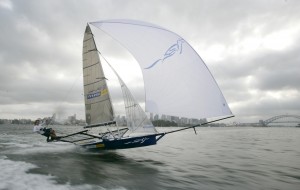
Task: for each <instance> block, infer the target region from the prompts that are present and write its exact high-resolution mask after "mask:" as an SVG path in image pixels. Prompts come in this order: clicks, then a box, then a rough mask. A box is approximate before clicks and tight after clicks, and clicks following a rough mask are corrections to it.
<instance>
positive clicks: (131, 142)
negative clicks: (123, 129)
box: [124, 137, 149, 144]
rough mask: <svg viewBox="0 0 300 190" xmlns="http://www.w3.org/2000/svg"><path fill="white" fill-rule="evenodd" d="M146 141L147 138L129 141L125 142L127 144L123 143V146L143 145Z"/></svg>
mask: <svg viewBox="0 0 300 190" xmlns="http://www.w3.org/2000/svg"><path fill="white" fill-rule="evenodd" d="M148 139H149V138H147V137H144V138H141V139H135V140H134V141H130V142H127V143H124V144H136V143H140V144H143V143H144V142H145V141H146V140H148Z"/></svg>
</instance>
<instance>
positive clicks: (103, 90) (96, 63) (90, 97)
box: [82, 24, 114, 125]
mask: <svg viewBox="0 0 300 190" xmlns="http://www.w3.org/2000/svg"><path fill="white" fill-rule="evenodd" d="M82 62H83V88H84V102H85V114H86V122H87V124H88V125H92V124H97V123H104V122H109V121H113V119H114V111H113V107H112V103H111V98H110V95H109V91H108V88H107V83H106V80H107V79H106V78H105V75H104V72H103V68H102V64H101V62H100V58H99V54H98V50H97V47H96V44H95V40H94V36H93V34H92V31H91V28H90V26H89V24H87V26H86V29H85V33H84V38H83V50H82Z"/></svg>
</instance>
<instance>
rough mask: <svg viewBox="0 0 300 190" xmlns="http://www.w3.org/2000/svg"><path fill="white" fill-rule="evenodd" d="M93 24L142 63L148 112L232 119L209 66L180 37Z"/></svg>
mask: <svg viewBox="0 0 300 190" xmlns="http://www.w3.org/2000/svg"><path fill="white" fill-rule="evenodd" d="M90 24H92V25H94V26H96V27H97V28H99V29H101V30H103V31H105V32H106V33H107V34H109V35H111V36H112V37H113V38H115V39H116V40H117V41H119V42H120V43H121V44H122V45H123V46H124V47H125V48H126V49H128V50H129V52H131V53H132V55H133V56H134V57H135V59H136V60H137V62H138V63H139V65H140V67H141V70H142V73H143V77H144V83H145V91H146V102H145V103H146V111H148V112H152V113H158V114H166V115H172V116H179V117H188V118H210V117H217V116H225V115H232V113H231V111H230V108H229V107H228V104H227V102H226V100H225V98H224V96H223V94H222V92H221V91H220V89H219V87H218V85H217V83H216V81H215V79H214V78H213V76H212V75H211V73H210V71H209V70H208V68H207V66H206V65H205V63H204V62H203V61H202V59H201V57H200V56H199V55H198V54H197V53H196V51H195V50H194V49H193V48H192V47H191V46H190V45H189V44H188V43H187V42H186V41H185V40H184V39H183V38H181V37H180V36H179V35H177V34H175V33H173V32H171V31H169V30H166V29H164V28H162V27H159V26H156V25H153V24H149V23H145V22H140V21H133V20H106V21H98V22H92V23H90Z"/></svg>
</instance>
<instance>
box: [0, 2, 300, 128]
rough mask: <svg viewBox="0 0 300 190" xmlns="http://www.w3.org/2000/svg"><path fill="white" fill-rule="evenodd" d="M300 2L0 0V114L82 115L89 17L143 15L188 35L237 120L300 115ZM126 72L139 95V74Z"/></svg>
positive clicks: (110, 52) (110, 51)
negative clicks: (84, 46) (83, 52)
mask: <svg viewBox="0 0 300 190" xmlns="http://www.w3.org/2000/svg"><path fill="white" fill-rule="evenodd" d="M299 7H300V1H296V0H246V1H239V0H226V1H225V0H189V1H183V0H164V1H161V0H154V1H141V0H99V1H92V0H87V1H74V0H65V1H60V0H51V1H34V0H28V1H21V0H20V1H17V0H16V1H14V0H12V1H10V0H0V20H1V22H0V23H1V24H0V26H1V36H0V42H1V43H0V67H1V70H0V118H11V119H12V118H20V119H21V118H30V119H35V118H38V117H46V116H51V115H52V114H53V113H58V114H60V115H65V116H66V115H73V114H77V116H78V118H82V119H83V118H84V102H83V95H82V94H83V87H82V57H81V54H82V52H81V51H82V39H83V33H84V30H85V26H86V23H87V22H91V21H97V20H105V19H136V20H143V21H146V22H150V23H154V24H157V25H159V26H162V27H164V28H167V29H169V30H172V31H174V32H176V33H177V34H179V35H180V36H182V37H183V38H184V39H185V40H186V41H188V42H189V43H190V44H191V45H192V46H193V47H194V49H195V50H196V51H197V52H198V53H199V55H200V56H201V57H202V59H203V60H204V62H205V63H206V65H207V66H208V68H209V69H210V71H211V73H212V74H213V76H214V77H215V79H216V81H217V82H218V84H219V86H220V88H221V90H222V92H223V94H224V96H225V98H226V100H227V102H228V104H229V106H230V108H231V110H232V112H233V114H234V115H235V116H236V117H235V118H233V119H231V121H237V122H251V121H258V120H259V119H268V118H269V117H272V116H275V115H281V114H294V115H300V101H299V100H300V83H299V81H300V54H299V52H300V45H299V44H300V12H299ZM103 44H105V43H103ZM101 49H103V51H104V52H105V53H106V55H107V57H112V56H115V57H114V58H113V57H112V58H111V61H114V60H115V61H116V62H119V61H120V60H122V59H123V58H124V59H125V58H127V57H128V56H127V54H125V53H124V54H123V53H121V54H117V55H116V53H115V52H116V51H115V50H116V47H115V46H113V45H109V46H107V47H103V46H102V47H101ZM118 65H119V66H120V67H121V68H127V67H126V65H125V66H124V64H123V65H120V63H119V64H118ZM126 71H127V75H128V76H127V77H126V76H125V79H126V80H127V82H128V83H129V86H131V87H132V88H134V89H133V91H134V95H135V96H136V98H137V99H138V100H139V101H142V100H143V96H144V94H143V89H142V84H143V82H141V81H140V80H139V76H140V75H141V74H140V73H137V71H138V70H131V71H130V70H126ZM130 72H132V73H130ZM126 80H125V81H126Z"/></svg>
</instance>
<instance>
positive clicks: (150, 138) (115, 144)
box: [83, 135, 156, 150]
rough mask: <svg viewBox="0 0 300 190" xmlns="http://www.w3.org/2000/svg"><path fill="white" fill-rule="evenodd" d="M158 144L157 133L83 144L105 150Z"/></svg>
mask: <svg viewBox="0 0 300 190" xmlns="http://www.w3.org/2000/svg"><path fill="white" fill-rule="evenodd" d="M155 144H156V135H147V136H139V137H130V138H123V139H114V140H103V142H101V143H95V144H89V145H86V146H85V145H83V147H85V148H92V149H95V148H97V149H103V150H113V149H126V148H136V147H143V146H150V145H155Z"/></svg>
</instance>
